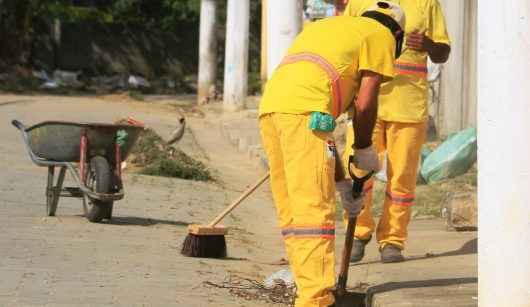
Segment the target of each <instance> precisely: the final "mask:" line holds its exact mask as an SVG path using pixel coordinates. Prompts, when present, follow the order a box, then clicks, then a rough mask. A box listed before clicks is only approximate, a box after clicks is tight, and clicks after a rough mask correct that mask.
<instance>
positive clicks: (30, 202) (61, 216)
mask: <svg viewBox="0 0 530 307" xmlns="http://www.w3.org/2000/svg"><path fill="white" fill-rule="evenodd" d="M199 113H200V112H199ZM175 115H176V113H175V107H172V106H171V105H167V104H164V103H133V102H127V103H125V102H119V101H115V99H111V100H109V99H106V100H101V99H94V98H61V97H21V96H2V95H0V140H1V142H0V171H1V172H2V175H1V176H0V306H1V307H3V306H191V307H194V306H201V307H202V306H271V305H270V304H266V303H263V302H256V301H245V300H242V299H240V298H237V297H234V296H232V295H230V294H229V293H228V291H226V290H224V289H215V288H211V287H206V286H205V285H204V281H214V282H220V281H223V280H224V279H225V278H226V276H227V275H229V274H240V275H243V276H245V277H249V278H253V279H256V280H261V279H262V278H263V277H266V276H268V275H269V274H270V273H272V272H274V271H276V270H279V269H281V268H283V267H281V266H276V265H268V264H265V263H266V262H274V261H276V260H278V259H279V258H281V257H282V256H284V255H283V247H282V243H281V240H280V236H279V235H278V232H279V231H278V229H276V228H275V226H274V225H275V221H274V210H273V208H272V204H271V200H270V195H269V193H268V191H267V187H263V188H261V189H260V190H259V191H258V192H257V193H256V194H255V195H253V196H252V197H251V198H249V199H248V200H246V201H245V203H244V205H242V206H241V207H240V208H238V210H237V212H235V213H234V214H232V215H231V216H229V217H228V218H227V220H226V221H225V223H226V224H227V225H231V226H236V227H235V228H234V229H231V231H230V234H229V236H228V246H229V252H230V255H231V256H232V260H228V261H227V260H201V259H199V260H198V259H190V258H185V257H182V256H180V254H179V248H180V244H181V242H182V239H183V238H184V236H185V235H186V225H187V224H188V223H191V222H201V221H202V222H203V221H205V220H207V219H208V218H210V217H213V216H214V215H215V213H216V212H219V211H220V209H222V208H223V206H224V205H226V204H227V203H228V202H229V201H230V200H232V199H235V197H236V196H237V194H238V192H241V190H243V189H244V186H245V185H246V184H248V183H250V182H252V181H254V180H255V179H257V178H258V177H260V175H261V173H262V172H263V171H262V170H260V169H259V167H258V166H256V165H259V163H255V164H253V163H251V162H249V160H248V158H247V155H245V154H241V153H237V150H235V149H234V148H232V147H230V145H228V142H227V141H226V140H223V138H222V136H221V132H220V127H221V126H222V123H221V121H220V120H219V118H216V117H213V118H209V119H208V118H206V119H205V118H192V117H191V118H188V120H189V121H188V122H189V124H190V127H191V128H192V133H189V131H188V133H186V135H185V137H184V139H183V140H182V142H181V143H180V144H179V147H181V148H182V149H183V150H185V151H186V152H188V153H189V154H191V155H194V156H196V157H198V158H201V159H203V160H204V161H206V162H207V163H208V164H209V165H212V166H214V167H215V168H216V170H217V171H216V174H217V176H218V177H219V178H220V179H221V180H220V182H221V184H217V183H197V182H191V181H185V180H176V179H165V178H155V177H148V176H140V175H134V174H125V178H124V180H125V188H126V197H125V199H124V200H123V201H120V202H118V203H117V204H116V205H115V218H114V220H113V222H112V223H107V224H91V223H89V222H88V221H86V219H85V218H83V217H82V216H81V214H82V208H81V203H80V201H79V200H76V199H62V200H61V202H60V204H59V209H58V213H57V215H58V216H57V217H45V214H44V211H45V209H44V207H45V206H44V185H45V179H46V172H45V170H44V169H42V168H38V167H36V166H34V165H33V164H32V163H31V161H30V160H29V158H28V157H27V156H26V153H25V151H24V148H23V146H22V142H21V139H20V135H19V134H18V132H17V131H16V130H15V129H14V128H13V127H11V125H10V120H11V119H14V118H16V119H19V120H22V121H23V122H25V123H26V122H27V123H36V122H39V121H42V120H47V119H63V120H85V121H109V122H110V121H113V120H115V119H116V118H119V117H123V116H134V117H137V118H139V119H141V120H143V121H144V122H146V123H147V125H149V126H150V127H153V128H154V129H155V130H157V131H158V132H159V133H160V134H161V135H168V134H169V132H170V131H171V130H172V128H173V123H174V120H175ZM190 116H191V115H190ZM230 120H235V119H230ZM339 226H340V224H339ZM341 232H342V231H338V233H339V236H338V238H337V241H336V244H337V249H338V250H340V248H341V245H342V243H343V237H342V236H341V235H340V233H341ZM409 241H410V244H409V245H408V246H407V251H406V255H407V257H408V258H409V261H407V262H405V263H402V264H387V265H383V264H381V263H379V262H378V258H379V257H378V252H377V249H376V247H375V245H374V244H371V245H370V246H369V247H368V250H367V256H366V258H365V260H363V262H362V263H360V264H357V265H352V266H351V267H350V283H349V284H350V286H351V287H355V286H357V285H364V286H368V287H369V289H370V291H371V293H373V294H374V296H373V300H372V303H373V306H421V307H425V306H429V307H434V306H436V307H449V306H476V305H477V301H476V293H477V281H476V277H477V267H476V262H477V255H476V233H456V232H446V231H445V230H444V227H443V225H442V223H441V222H440V221H437V220H424V221H414V222H413V223H412V225H411V228H410V240H409ZM338 254H339V253H337V258H338Z"/></svg>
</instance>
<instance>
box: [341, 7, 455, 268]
mask: <svg viewBox="0 0 530 307" xmlns="http://www.w3.org/2000/svg"><path fill="white" fill-rule="evenodd" d="M392 2H395V3H398V4H399V5H400V6H401V7H402V8H403V10H404V12H405V15H406V16H407V25H406V29H405V43H404V48H403V54H402V55H401V57H399V59H397V60H396V62H395V72H396V76H395V78H394V79H393V80H392V81H391V82H388V83H385V84H383V85H381V91H380V94H379V110H378V117H377V122H376V125H375V128H374V135H373V143H374V146H375V148H376V150H377V152H378V153H379V154H380V155H379V156H380V158H381V159H382V158H383V157H384V154H383V153H384V152H385V151H386V156H387V187H386V195H385V196H386V197H385V202H384V207H383V212H382V216H381V219H380V220H379V223H378V225H377V228H376V225H375V223H374V219H373V217H372V212H371V207H372V193H371V190H370V184H368V189H367V190H368V191H367V192H366V196H365V203H364V209H363V210H362V212H361V213H360V215H359V217H358V218H357V227H356V229H355V238H356V240H355V241H354V247H353V251H352V257H351V262H358V261H360V260H361V259H362V258H363V256H364V248H365V246H366V244H368V242H369V241H370V239H371V238H372V234H373V233H374V231H375V232H376V237H377V242H378V243H379V250H380V253H381V261H382V262H384V263H387V262H400V261H403V260H404V257H403V255H402V250H403V249H404V246H405V240H406V239H407V226H408V224H409V220H410V209H411V206H412V205H413V203H414V199H415V189H416V174H417V169H418V162H419V158H420V150H421V146H422V145H423V143H424V141H425V138H426V131H427V120H428V110H427V96H428V84H427V57H429V58H430V59H431V61H432V62H434V63H444V62H446V61H447V59H448V57H449V53H450V41H449V37H448V34H447V29H446V25H445V20H444V15H443V13H442V9H441V7H440V4H439V3H438V0H394V1H392ZM373 3H374V0H350V1H349V3H348V5H347V6H346V9H345V11H344V15H346V16H360V15H362V14H363V12H365V11H366V10H367V9H368V8H370V7H371V6H372V5H373ZM355 137H357V136H356V135H355ZM355 137H354V133H353V132H352V131H350V130H348V134H347V144H352V143H354V138H355ZM346 148H347V149H348V150H346V151H345V153H344V156H343V160H347V159H348V156H350V155H351V153H352V150H351V149H350V147H349V146H347V147H346Z"/></svg>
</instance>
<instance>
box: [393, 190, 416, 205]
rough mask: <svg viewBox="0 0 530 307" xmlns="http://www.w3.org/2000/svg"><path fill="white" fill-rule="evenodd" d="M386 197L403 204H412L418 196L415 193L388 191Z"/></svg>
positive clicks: (397, 203) (395, 202)
mask: <svg viewBox="0 0 530 307" xmlns="http://www.w3.org/2000/svg"><path fill="white" fill-rule="evenodd" d="M386 197H388V198H389V199H390V200H391V201H392V203H394V204H396V205H401V206H412V205H413V204H414V200H415V199H416V197H415V196H414V195H413V194H408V195H407V194H401V195H398V194H396V193H392V192H389V191H386Z"/></svg>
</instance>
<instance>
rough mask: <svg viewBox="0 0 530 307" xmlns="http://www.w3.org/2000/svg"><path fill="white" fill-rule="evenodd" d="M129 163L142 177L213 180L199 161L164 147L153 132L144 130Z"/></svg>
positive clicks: (163, 143)
mask: <svg viewBox="0 0 530 307" xmlns="http://www.w3.org/2000/svg"><path fill="white" fill-rule="evenodd" d="M130 161H131V163H133V165H134V166H135V167H136V168H138V169H139V170H138V172H139V173H140V174H144V175H152V176H161V177H173V178H182V179H189V180H198V181H210V180H213V177H212V175H211V172H210V170H209V169H208V168H207V167H206V165H205V164H204V163H202V162H201V161H198V160H195V159H193V158H192V157H190V156H188V155H187V154H186V153H184V152H183V151H181V150H179V149H177V148H173V147H171V146H168V145H166V142H165V141H164V140H163V139H162V138H161V137H160V136H159V135H158V134H156V133H155V132H154V131H153V130H151V129H147V130H145V131H144V132H143V133H142V134H141V135H140V137H139V138H138V141H137V142H136V145H135V146H134V148H133V150H132V152H131V159H130Z"/></svg>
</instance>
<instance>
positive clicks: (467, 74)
mask: <svg viewBox="0 0 530 307" xmlns="http://www.w3.org/2000/svg"><path fill="white" fill-rule="evenodd" d="M464 3H465V5H466V10H465V11H466V17H465V32H464V35H465V39H464V95H463V99H464V114H463V128H468V127H476V126H477V54H478V53H477V7H478V0H467V1H464Z"/></svg>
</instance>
